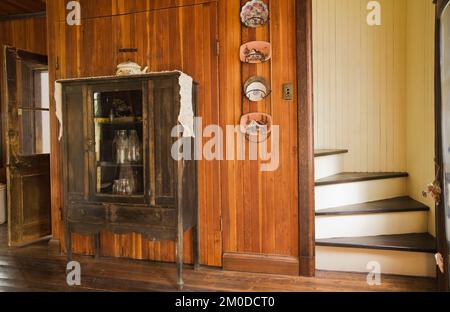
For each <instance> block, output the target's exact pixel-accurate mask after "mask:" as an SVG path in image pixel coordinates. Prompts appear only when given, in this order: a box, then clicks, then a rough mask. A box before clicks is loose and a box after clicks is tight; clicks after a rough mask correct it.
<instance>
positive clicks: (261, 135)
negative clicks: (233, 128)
mask: <svg viewBox="0 0 450 312" xmlns="http://www.w3.org/2000/svg"><path fill="white" fill-rule="evenodd" d="M272 124H273V118H272V116H271V115H269V114H264V113H250V114H245V115H243V116H242V117H241V121H240V128H241V132H242V133H243V134H245V136H246V137H247V139H248V140H249V141H250V142H255V143H261V142H264V141H266V140H267V139H268V138H269V137H270V134H271V132H272Z"/></svg>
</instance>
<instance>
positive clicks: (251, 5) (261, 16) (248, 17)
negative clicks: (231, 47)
mask: <svg viewBox="0 0 450 312" xmlns="http://www.w3.org/2000/svg"><path fill="white" fill-rule="evenodd" d="M268 21H269V9H268V8H267V5H266V4H265V3H264V2H263V1H262V0H251V1H248V2H247V3H246V4H245V5H244V6H243V7H242V10H241V22H242V24H244V25H245V26H247V27H252V28H256V27H260V26H264V25H265V24H266V23H267V22H268Z"/></svg>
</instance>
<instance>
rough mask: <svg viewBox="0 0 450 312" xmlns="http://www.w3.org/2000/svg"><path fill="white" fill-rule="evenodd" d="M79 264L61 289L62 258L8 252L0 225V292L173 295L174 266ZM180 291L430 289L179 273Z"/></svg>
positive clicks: (354, 278) (392, 282) (396, 281)
mask: <svg viewBox="0 0 450 312" xmlns="http://www.w3.org/2000/svg"><path fill="white" fill-rule="evenodd" d="M76 260H78V261H79V262H80V263H81V271H82V272H81V279H82V281H81V283H82V285H81V286H80V287H76V288H71V287H68V286H67V285H66V276H65V267H66V264H67V263H66V261H65V258H64V257H63V256H59V255H49V252H48V248H47V244H46V243H39V244H36V245H33V246H29V247H25V248H19V249H17V248H9V247H7V241H6V228H5V226H0V291H27V292H31V291H66V292H68V291H175V290H176V288H175V285H176V284H175V276H176V271H175V266H174V265H172V264H156V263H148V262H137V261H129V260H118V259H101V260H97V261H96V260H94V259H93V258H91V257H79V258H76ZM185 282H186V287H185V291H187V292H191V291H205V292H210V291H224V292H228V291H238V292H241V291H246V292H247V291H248V292H256V291H258V292H259V291H260V292H266V291H276V292H286V291H288V292H305V291H306V292H316V291H320V292H322V291H342V292H350V291H399V292H400V291H401V292H403V291H434V290H435V283H434V280H431V279H422V278H410V277H396V276H383V278H382V285H381V286H376V287H370V286H368V284H367V282H366V275H364V274H348V273H345V274H344V273H331V272H318V273H317V277H315V278H301V277H290V276H276V275H265V274H247V273H237V272H224V271H222V270H215V269H206V268H202V269H200V270H197V271H194V270H192V269H190V268H187V269H185Z"/></svg>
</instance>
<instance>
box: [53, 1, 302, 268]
mask: <svg viewBox="0 0 450 312" xmlns="http://www.w3.org/2000/svg"><path fill="white" fill-rule="evenodd" d="M66 2H67V0H55V1H51V2H49V4H48V18H49V28H48V31H49V38H50V40H49V51H50V52H49V53H50V67H51V68H56V66H58V68H57V70H53V71H52V72H51V73H50V76H51V78H50V79H51V81H54V80H55V79H60V78H68V77H80V76H94V75H108V74H113V73H114V68H115V66H116V65H117V64H118V63H119V62H121V61H124V60H126V59H127V58H130V59H133V60H135V61H137V62H138V63H140V64H141V65H149V66H150V69H151V70H153V71H156V70H169V69H181V70H183V71H186V72H187V73H188V74H190V75H192V76H193V77H194V78H195V79H196V80H197V81H198V82H199V84H200V97H199V98H200V103H199V104H200V110H199V115H200V116H202V117H203V124H204V125H208V124H220V125H221V126H223V128H225V126H226V125H237V124H238V122H239V119H240V116H241V113H242V111H241V101H242V83H243V79H246V78H248V77H247V76H249V75H250V74H251V73H258V74H261V75H264V76H266V78H267V79H268V80H269V81H270V82H271V86H272V90H273V92H272V95H271V98H270V101H271V102H272V105H273V114H274V119H275V124H279V125H280V132H281V133H280V140H281V143H280V145H281V147H280V168H279V169H278V170H277V171H275V172H272V173H261V172H260V170H259V164H260V163H259V162H258V161H256V162H250V161H222V162H218V161H213V162H206V161H201V162H200V168H199V170H200V172H199V185H200V190H199V192H200V229H201V234H200V243H201V248H202V250H201V263H202V264H204V265H210V266H222V254H223V253H231V254H265V255H279V256H286V257H293V258H296V257H297V256H298V191H297V190H298V177H297V172H298V170H297V168H298V151H297V103H296V101H283V100H282V84H283V83H286V82H291V83H293V84H294V85H295V81H296V60H295V56H296V54H295V53H296V52H295V51H296V46H295V1H294V0H271V1H270V8H271V23H270V26H267V27H268V28H266V29H261V30H258V31H256V32H252V33H249V32H246V31H245V30H242V29H241V24H240V20H239V11H240V0H227V1H226V0H219V1H206V0H203V1H202V0H184V1H183V0H178V1H177V0H170V1H167V0H153V1H150V0H145V1H144V0H127V1H124V0H98V1H95V2H94V1H88V0H82V1H80V2H81V6H82V18H83V21H82V25H81V26H80V27H71V26H68V25H67V24H66V23H65V22H64V21H65V12H66V11H65V3H66ZM179 6H181V7H180V8H177V7H179ZM241 30H242V32H241ZM216 38H219V39H220V51H221V53H220V56H219V57H216V56H215V49H216ZM244 39H265V40H269V39H271V40H272V43H273V47H274V51H273V60H272V62H271V63H268V64H265V65H261V66H255V67H252V68H251V69H250V67H247V68H246V67H245V66H244V67H243V66H241V63H240V61H239V53H238V51H239V46H240V44H241V42H242V40H244ZM121 47H137V48H138V49H139V52H138V53H137V55H133V54H128V55H120V54H118V53H117V49H118V48H121ZM270 73H271V75H270ZM268 103H269V102H266V103H261V104H260V105H258V106H256V105H252V107H249V105H246V106H245V108H246V109H261V110H264V111H265V110H267V109H268V106H269V105H268ZM52 105H54V103H52ZM52 126H53V129H54V128H55V126H56V119H55V116H53V118H52ZM56 133H57V132H56V131H53V133H52V134H53V138H52V142H53V144H52V152H53V155H52V164H53V169H52V190H53V192H54V193H53V200H54V201H53V202H52V206H53V207H52V210H53V211H52V215H53V228H54V237H55V238H56V239H61V241H63V239H64V238H63V231H62V223H61V213H60V209H61V205H62V198H61V189H60V185H61V183H62V181H61V180H60V147H59V144H58V141H57V138H56ZM222 221H223V225H222ZM222 228H223V235H222ZM185 239H186V243H187V246H188V247H190V239H191V236H190V234H188V235H186V238H185ZM74 243H75V244H74V245H75V249H76V250H75V251H76V252H78V253H85V254H91V253H92V241H91V239H89V238H87V239H86V238H82V237H75V240H74ZM101 243H102V246H103V248H102V253H103V255H106V256H115V257H130V258H136V259H152V260H162V261H173V260H174V259H173V254H174V249H173V248H174V246H173V244H171V243H152V242H147V241H145V240H143V239H142V238H141V237H139V236H137V235H124V236H119V235H112V234H110V233H103V235H102V241H101ZM191 255H192V250H191V248H187V251H186V254H185V259H186V261H191V258H192V256H191ZM297 270H298V269H297Z"/></svg>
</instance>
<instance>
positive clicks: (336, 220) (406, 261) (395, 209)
mask: <svg viewBox="0 0 450 312" xmlns="http://www.w3.org/2000/svg"><path fill="white" fill-rule="evenodd" d="M347 152H348V151H346V150H319V151H316V172H317V173H318V174H316V258H317V269H318V270H329V271H348V272H368V271H369V268H368V267H367V265H368V264H369V263H370V262H372V261H376V262H378V263H379V264H380V265H381V270H382V273H384V274H398V275H413V276H432V277H434V276H435V268H436V265H435V260H434V254H435V253H436V241H435V238H434V237H432V236H431V235H430V234H428V233H427V231H428V213H429V210H430V209H429V207H427V206H426V205H423V204H422V203H419V202H417V201H415V200H413V199H411V198H409V197H408V196H407V190H406V179H407V177H408V174H407V173H403V172H388V173H352V172H343V157H345V154H346V153H347Z"/></svg>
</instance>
